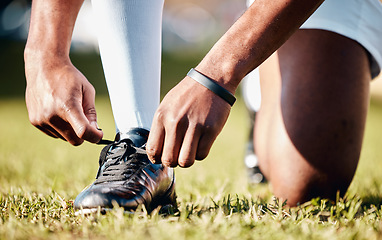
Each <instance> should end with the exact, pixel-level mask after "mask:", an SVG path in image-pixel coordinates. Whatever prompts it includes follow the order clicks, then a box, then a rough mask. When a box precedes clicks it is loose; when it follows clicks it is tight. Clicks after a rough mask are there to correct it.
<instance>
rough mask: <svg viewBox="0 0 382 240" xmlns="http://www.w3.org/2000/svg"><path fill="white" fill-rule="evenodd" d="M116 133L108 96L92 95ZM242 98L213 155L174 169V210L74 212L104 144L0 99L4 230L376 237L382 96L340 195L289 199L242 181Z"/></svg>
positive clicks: (55, 234) (100, 235)
mask: <svg viewBox="0 0 382 240" xmlns="http://www.w3.org/2000/svg"><path fill="white" fill-rule="evenodd" d="M96 105H97V110H98V118H99V125H100V127H101V128H102V129H103V130H104V132H105V137H106V138H108V139H112V138H113V137H114V124H113V118H112V114H111V111H110V107H109V101H108V99H107V98H106V97H100V98H97V101H96ZM245 114H246V113H245V109H244V106H243V104H242V101H241V99H239V101H238V103H237V104H236V105H235V107H234V108H233V109H232V114H231V116H230V118H229V120H228V123H227V125H226V127H225V129H224V130H223V132H222V133H221V135H220V136H219V137H218V139H217V141H216V143H215V145H214V147H213V149H212V150H211V153H210V155H209V157H208V158H207V159H206V160H204V161H201V162H196V163H195V166H193V167H191V168H189V169H176V176H177V183H176V184H177V193H178V204H179V210H180V211H179V212H177V213H175V214H170V215H159V214H158V213H157V212H156V211H154V212H153V213H152V214H151V215H148V214H146V213H145V211H144V209H142V211H138V212H137V213H136V214H124V213H123V211H122V209H115V210H113V211H112V212H110V213H108V214H107V215H100V214H98V215H97V214H95V215H93V216H90V217H85V216H74V213H73V208H72V201H73V200H74V198H75V197H76V195H77V194H78V193H79V192H80V191H81V190H82V188H84V187H85V186H86V185H88V184H90V183H91V182H92V181H93V180H94V177H95V174H96V172H97V168H98V155H99V152H100V150H101V148H102V146H95V145H92V144H84V145H83V146H80V147H72V146H70V145H69V144H67V143H65V142H62V141H61V140H54V139H51V138H49V137H47V136H45V135H44V134H42V133H40V132H39V131H38V130H37V129H35V128H34V127H33V126H31V125H30V124H29V122H28V117H27V113H26V108H25V104H24V102H23V100H21V99H20V100H17V99H16V100H0V116H1V124H0V133H1V138H0V163H1V167H0V239H25V238H32V239H46V238H49V239H72V238H90V239H104V238H111V239H127V238H128V239H252V238H253V239H379V238H382V235H381V233H382V224H381V215H382V208H381V205H382V204H381V202H382V195H381V192H382V191H381V190H382V189H381V188H382V187H381V186H382V184H381V183H382V176H381V174H380V173H381V172H382V164H381V163H380V158H381V156H382V147H381V136H382V126H381V124H380V122H381V119H382V106H381V105H379V103H377V102H373V103H372V104H371V109H370V113H369V116H368V122H367V128H366V134H365V143H364V146H363V150H362V156H361V161H360V165H359V168H358V170H357V173H356V176H355V178H354V181H353V183H352V185H351V187H350V190H349V192H348V196H347V197H346V198H345V199H338V200H337V201H336V202H331V201H327V200H321V199H314V200H312V201H311V202H308V203H306V204H304V205H302V206H300V207H297V208H291V209H290V208H287V207H285V206H283V203H280V202H278V200H277V199H274V198H273V197H272V195H271V192H270V191H269V189H268V187H267V186H259V187H248V186H247V183H246V172H245V170H244V164H243V161H242V159H243V153H244V149H243V146H244V143H245V138H246V136H247V133H246V129H247V119H246V115H245Z"/></svg>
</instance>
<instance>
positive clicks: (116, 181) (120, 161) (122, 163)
mask: <svg viewBox="0 0 382 240" xmlns="http://www.w3.org/2000/svg"><path fill="white" fill-rule="evenodd" d="M128 136H129V138H127V139H122V140H119V136H117V137H116V140H115V142H114V143H111V144H109V145H107V146H106V147H104V149H103V150H102V151H101V154H100V159H99V165H100V167H99V170H98V173H97V177H96V180H95V181H94V183H93V184H92V185H90V186H89V187H88V188H86V189H85V190H83V191H82V192H81V193H80V194H79V195H78V196H77V198H76V200H75V202H74V207H75V208H76V209H81V208H83V209H86V208H98V207H101V208H112V207H113V204H118V205H119V206H121V207H124V208H125V209H131V210H133V209H135V208H136V207H137V206H138V205H140V204H144V205H145V206H146V208H147V209H152V208H155V207H156V206H158V205H162V204H166V203H167V204H173V203H174V201H175V177H174V170H173V169H172V168H168V167H164V166H163V165H162V164H153V163H151V162H150V161H149V159H148V157H147V154H146V151H145V143H146V141H147V136H148V131H146V130H144V129H133V130H132V131H130V132H129V135H128Z"/></svg>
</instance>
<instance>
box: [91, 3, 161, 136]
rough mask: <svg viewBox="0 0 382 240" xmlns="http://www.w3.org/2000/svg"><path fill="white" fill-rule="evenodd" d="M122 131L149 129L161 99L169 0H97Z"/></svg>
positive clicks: (104, 62) (106, 64)
mask: <svg viewBox="0 0 382 240" xmlns="http://www.w3.org/2000/svg"><path fill="white" fill-rule="evenodd" d="M92 4H93V9H94V13H95V19H96V21H97V27H96V29H97V31H98V41H99V48H100V53H101V59H102V65H103V68H104V72H105V78H106V83H107V87H108V90H109V96H110V101H111V106H112V110H113V115H114V120H115V125H116V130H117V132H119V133H121V135H122V138H123V134H125V133H126V132H127V131H128V130H129V129H131V128H135V127H140V128H145V129H147V130H149V129H150V127H151V123H152V119H153V116H154V113H155V111H156V109H157V107H158V105H159V101H160V68H161V46H162V42H161V37H162V36H161V34H162V11H163V4H164V0H92Z"/></svg>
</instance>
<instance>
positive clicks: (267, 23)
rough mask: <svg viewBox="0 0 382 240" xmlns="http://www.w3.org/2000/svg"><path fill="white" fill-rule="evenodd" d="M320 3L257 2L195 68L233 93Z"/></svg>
mask: <svg viewBox="0 0 382 240" xmlns="http://www.w3.org/2000/svg"><path fill="white" fill-rule="evenodd" d="M322 2H323V0H309V1H307V0H274V1H269V0H256V1H255V2H254V3H253V4H252V5H251V7H250V8H249V9H248V10H247V11H246V12H245V13H244V14H243V16H241V17H240V18H239V19H238V21H237V22H236V23H235V24H234V25H233V26H232V27H231V28H230V29H229V30H228V31H227V32H226V33H225V34H224V35H223V37H222V38H221V39H220V40H219V41H218V42H217V43H216V44H215V45H214V47H213V48H212V49H211V50H210V52H209V53H208V54H207V55H206V56H205V57H204V59H203V60H202V61H201V63H200V64H199V65H198V66H197V67H196V69H197V70H199V71H200V72H202V73H203V74H205V75H207V76H209V77H210V78H212V79H214V80H216V81H217V82H218V83H219V84H220V85H222V86H224V87H225V88H226V89H227V90H229V91H230V92H232V93H234V92H235V91H236V88H237V86H238V85H239V83H240V81H241V79H242V78H243V77H244V76H245V75H246V74H247V73H249V72H250V71H251V70H253V69H254V68H256V67H257V66H259V65H260V64H261V63H262V62H263V61H264V60H265V59H267V58H268V57H269V56H270V55H271V54H272V53H273V52H274V51H276V50H277V49H278V48H279V47H280V46H281V45H282V44H283V43H284V42H285V41H286V40H287V39H288V38H289V37H290V36H291V35H292V34H293V33H294V32H295V31H296V30H297V29H298V28H299V26H301V24H302V23H303V22H304V21H305V20H306V19H307V18H308V17H309V16H310V15H311V14H312V13H313V12H314V11H315V10H316V9H317V8H318V6H319V5H320V4H321V3H322Z"/></svg>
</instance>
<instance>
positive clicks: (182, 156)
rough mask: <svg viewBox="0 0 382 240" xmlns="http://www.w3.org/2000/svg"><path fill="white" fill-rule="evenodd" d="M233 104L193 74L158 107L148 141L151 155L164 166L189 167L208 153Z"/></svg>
mask: <svg viewBox="0 0 382 240" xmlns="http://www.w3.org/2000/svg"><path fill="white" fill-rule="evenodd" d="M230 110H231V106H230V105H229V104H228V103H227V102H225V101H224V100H223V99H221V98H220V97H219V96H217V95H215V94H214V93H213V92H211V91H210V90H208V89H207V88H205V87H204V86H202V85H201V84H199V83H197V82H196V81H194V80H193V79H191V78H190V77H186V78H184V79H183V80H182V81H181V82H180V83H179V84H178V85H177V86H175V87H174V88H173V89H172V90H171V91H170V92H169V93H168V94H167V95H166V96H165V98H164V99H163V101H162V103H161V104H160V105H159V108H158V109H157V111H156V113H155V116H154V120H153V124H152V127H151V132H150V135H149V139H148V141H147V145H146V151H147V154H148V157H149V159H150V160H151V161H152V162H154V163H162V164H163V165H164V166H168V167H176V166H177V165H179V166H180V167H190V166H191V165H193V164H194V161H195V159H196V160H203V159H204V158H206V157H207V155H208V153H209V151H210V149H211V146H212V144H213V142H214V141H215V139H216V137H217V136H218V135H219V133H220V132H221V130H222V128H223V126H224V124H225V122H226V121H227V118H228V115H229V112H230Z"/></svg>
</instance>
